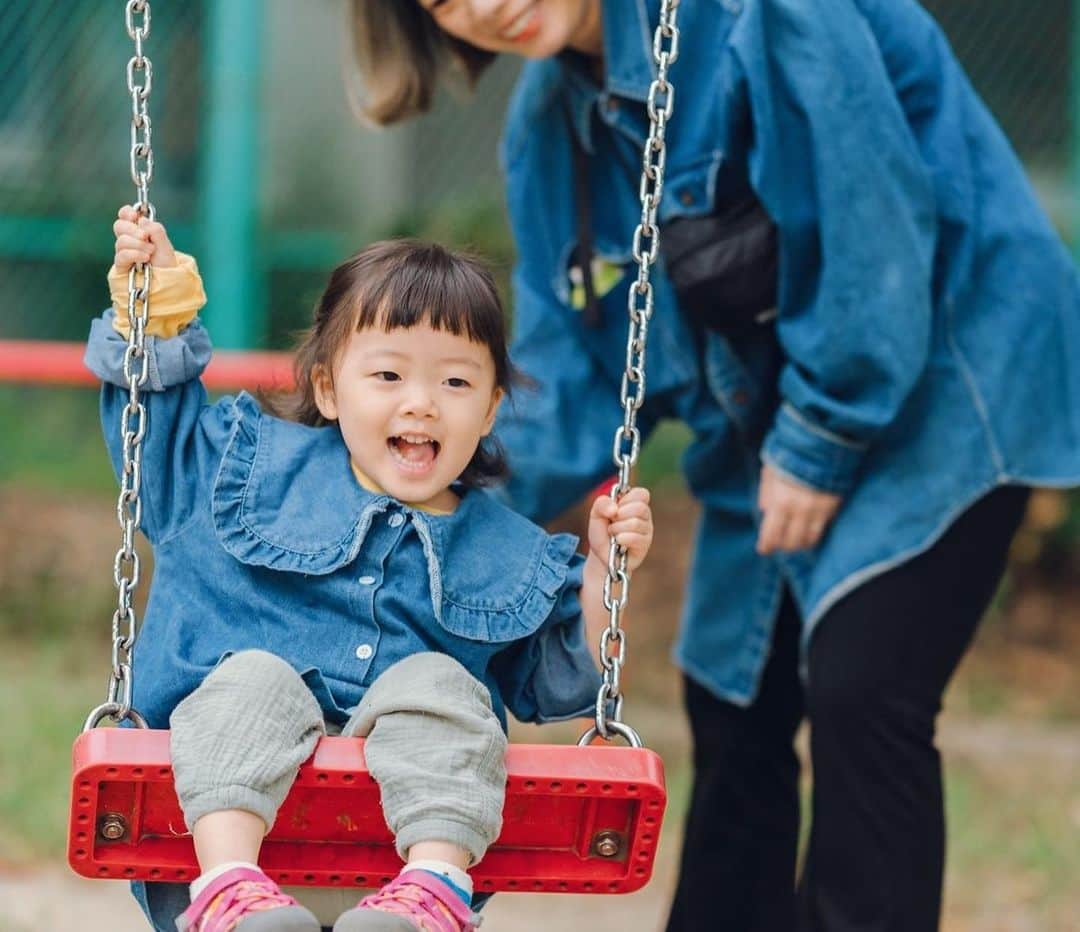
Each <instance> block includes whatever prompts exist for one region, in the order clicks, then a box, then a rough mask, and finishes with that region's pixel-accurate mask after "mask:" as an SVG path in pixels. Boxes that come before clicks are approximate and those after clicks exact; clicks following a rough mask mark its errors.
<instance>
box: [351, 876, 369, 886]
mask: <svg viewBox="0 0 1080 932" xmlns="http://www.w3.org/2000/svg"><path fill="white" fill-rule="evenodd" d="M353 885H354V886H357V887H366V886H367V877H366V876H365V875H363V874H357V875H356V876H355V877H353Z"/></svg>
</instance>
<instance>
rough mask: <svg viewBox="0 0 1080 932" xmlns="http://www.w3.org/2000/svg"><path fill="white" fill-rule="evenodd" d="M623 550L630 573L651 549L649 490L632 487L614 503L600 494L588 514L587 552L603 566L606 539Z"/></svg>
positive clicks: (606, 554) (651, 522)
mask: <svg viewBox="0 0 1080 932" xmlns="http://www.w3.org/2000/svg"><path fill="white" fill-rule="evenodd" d="M612 537H614V538H615V540H616V541H617V542H618V544H619V546H621V547H622V548H623V549H625V550H626V568H627V569H628V570H630V571H631V572H633V571H634V570H636V569H637V568H638V567H639V566H641V563H642V561H643V560H644V559H645V555H646V554H647V553H648V552H649V547H650V546H652V539H653V519H652V509H651V508H650V507H649V490H648V489H642V488H632V489H630V490H628V491H627V493H626V494H625V495H624V496H623V497H622V498H621V499H619V501H618V502H617V503H616V502H615V501H614V500H613V499H612V498H611V496H609V495H601V496H599V497H598V498H597V499H596V500H595V501H594V502H593V505H592V510H591V511H590V512H589V552H590V554H591V555H592V556H595V557H597V558H598V559H599V560H600V561H601V563H603V565H604V566H605V567H606V566H607V558H608V546H609V543H608V542H609V540H610V539H611V538H612Z"/></svg>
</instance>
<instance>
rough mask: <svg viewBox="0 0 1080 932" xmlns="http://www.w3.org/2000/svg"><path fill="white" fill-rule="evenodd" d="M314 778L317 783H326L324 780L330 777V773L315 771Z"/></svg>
mask: <svg viewBox="0 0 1080 932" xmlns="http://www.w3.org/2000/svg"><path fill="white" fill-rule="evenodd" d="M315 779H316V781H318V782H319V783H326V781H327V780H329V779H330V774H328V773H317V774H315Z"/></svg>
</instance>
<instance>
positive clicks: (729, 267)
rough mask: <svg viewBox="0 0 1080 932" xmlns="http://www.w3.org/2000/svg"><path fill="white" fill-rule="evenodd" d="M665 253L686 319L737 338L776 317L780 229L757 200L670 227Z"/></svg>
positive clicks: (663, 238)
mask: <svg viewBox="0 0 1080 932" xmlns="http://www.w3.org/2000/svg"><path fill="white" fill-rule="evenodd" d="M660 250H661V252H662V253H663V255H664V260H665V264H666V269H667V274H668V278H669V279H670V280H671V283H672V285H673V286H674V288H675V293H676V295H677V296H678V298H679V304H680V305H681V307H682V310H683V313H685V314H686V315H687V316H688V317H689V318H690V320H691V321H693V322H694V323H695V324H697V325H698V326H700V327H705V328H707V329H709V330H717V331H719V332H721V333H723V334H726V335H728V336H737V335H739V334H743V333H746V332H749V331H752V330H753V329H754V328H757V327H762V326H766V325H769V324H771V322H772V320H773V319H774V318H775V317H776V292H777V275H778V266H779V261H778V252H779V249H778V243H777V236H776V226H775V224H774V223H773V222H772V219H771V218H770V217H769V215H768V214H767V213H766V212H765V208H764V207H762V206H761V203H760V202H759V201H758V200H757V199H756V198H753V197H749V198H747V199H746V200H744V201H740V202H739V203H737V204H734V205H729V206H726V207H724V208H722V209H720V210H718V211H717V212H715V213H712V214H709V215H707V216H704V217H680V218H679V219H677V220H673V221H671V222H670V223H668V224H666V225H665V226H664V227H663V228H662V229H661V231H660Z"/></svg>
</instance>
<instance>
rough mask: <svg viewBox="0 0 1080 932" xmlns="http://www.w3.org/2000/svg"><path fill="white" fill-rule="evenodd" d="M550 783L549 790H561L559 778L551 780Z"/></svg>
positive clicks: (556, 791)
mask: <svg viewBox="0 0 1080 932" xmlns="http://www.w3.org/2000/svg"><path fill="white" fill-rule="evenodd" d="M550 785H551V791H552V792H553V793H558V792H560V791H561V790H562V781H561V780H552V781H551V784H550Z"/></svg>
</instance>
